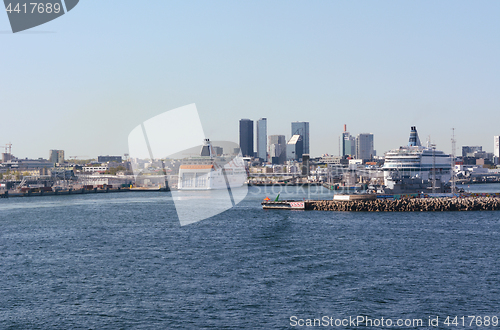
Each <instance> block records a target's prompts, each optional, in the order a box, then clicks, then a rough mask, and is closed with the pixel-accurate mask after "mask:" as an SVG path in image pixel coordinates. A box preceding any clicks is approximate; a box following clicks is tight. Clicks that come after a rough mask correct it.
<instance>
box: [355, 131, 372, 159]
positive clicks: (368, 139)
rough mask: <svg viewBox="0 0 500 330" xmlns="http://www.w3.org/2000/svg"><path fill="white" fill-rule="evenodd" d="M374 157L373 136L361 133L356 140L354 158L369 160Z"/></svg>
mask: <svg viewBox="0 0 500 330" xmlns="http://www.w3.org/2000/svg"><path fill="white" fill-rule="evenodd" d="M374 155H375V153H374V151H373V134H372V133H361V134H358V136H357V138H356V158H357V159H363V160H369V159H372V158H373V156H374Z"/></svg>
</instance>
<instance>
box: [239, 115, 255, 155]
mask: <svg viewBox="0 0 500 330" xmlns="http://www.w3.org/2000/svg"><path fill="white" fill-rule="evenodd" d="M240 149H241V154H242V156H243V157H253V156H254V151H253V120H250V119H241V120H240Z"/></svg>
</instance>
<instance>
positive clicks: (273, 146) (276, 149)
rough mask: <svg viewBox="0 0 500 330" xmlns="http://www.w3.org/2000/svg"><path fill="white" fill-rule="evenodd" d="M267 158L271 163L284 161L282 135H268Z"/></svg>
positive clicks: (284, 142)
mask: <svg viewBox="0 0 500 330" xmlns="http://www.w3.org/2000/svg"><path fill="white" fill-rule="evenodd" d="M269 158H270V160H271V162H272V163H273V164H284V163H285V161H286V140H285V136H284V135H269Z"/></svg>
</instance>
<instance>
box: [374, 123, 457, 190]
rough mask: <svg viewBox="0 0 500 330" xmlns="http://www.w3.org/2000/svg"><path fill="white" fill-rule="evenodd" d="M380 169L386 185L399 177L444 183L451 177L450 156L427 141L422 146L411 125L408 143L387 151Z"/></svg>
mask: <svg viewBox="0 0 500 330" xmlns="http://www.w3.org/2000/svg"><path fill="white" fill-rule="evenodd" d="M382 170H383V171H384V184H385V185H386V186H388V187H390V186H391V185H392V184H393V183H394V181H396V180H399V179H401V178H411V179H421V180H422V181H423V182H424V183H425V182H431V181H434V182H435V183H439V184H446V183H448V182H449V181H450V179H451V157H450V155H447V154H445V153H444V152H443V151H439V150H436V149H435V148H434V147H433V146H432V145H431V144H430V143H429V142H428V143H427V146H422V145H421V144H420V139H419V137H418V133H417V128H416V127H415V126H412V127H411V132H410V140H409V142H408V145H407V146H402V147H399V149H394V150H391V151H388V152H387V153H386V154H385V163H384V166H383V167H382ZM434 173H435V174H434Z"/></svg>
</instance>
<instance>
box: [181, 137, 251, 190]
mask: <svg viewBox="0 0 500 330" xmlns="http://www.w3.org/2000/svg"><path fill="white" fill-rule="evenodd" d="M246 179H247V172H246V170H245V164H244V163H243V160H242V158H241V157H239V156H235V157H230V156H227V157H224V156H215V155H214V151H213V148H212V145H211V143H210V140H209V139H205V141H204V145H203V146H202V148H201V153H200V156H198V157H190V158H186V159H184V160H183V161H182V163H181V165H180V167H179V179H178V189H179V190H212V189H228V188H237V187H241V186H242V185H243V183H244V182H245V181H246Z"/></svg>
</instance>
